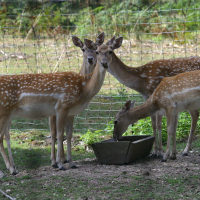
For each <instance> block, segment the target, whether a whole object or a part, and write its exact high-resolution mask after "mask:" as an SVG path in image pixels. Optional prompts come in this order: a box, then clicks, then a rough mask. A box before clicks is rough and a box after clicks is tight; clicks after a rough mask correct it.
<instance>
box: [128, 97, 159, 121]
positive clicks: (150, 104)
mask: <svg viewBox="0 0 200 200" xmlns="http://www.w3.org/2000/svg"><path fill="white" fill-rule="evenodd" d="M157 110H158V106H157V103H156V101H153V97H152V96H151V97H150V98H149V99H148V100H147V101H145V102H144V103H143V104H142V105H140V106H137V107H134V108H132V109H130V110H129V112H128V113H127V114H128V118H129V119H130V124H131V123H134V122H135V121H138V120H140V119H144V118H146V117H150V116H152V115H153V114H154V113H155V112H156V111H157Z"/></svg>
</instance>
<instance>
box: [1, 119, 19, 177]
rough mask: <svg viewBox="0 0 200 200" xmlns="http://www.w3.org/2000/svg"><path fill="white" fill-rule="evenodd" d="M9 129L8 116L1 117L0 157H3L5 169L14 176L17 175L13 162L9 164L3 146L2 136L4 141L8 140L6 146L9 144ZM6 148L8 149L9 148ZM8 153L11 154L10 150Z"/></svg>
mask: <svg viewBox="0 0 200 200" xmlns="http://www.w3.org/2000/svg"><path fill="white" fill-rule="evenodd" d="M9 127H10V116H3V117H1V119H0V131H1V132H0V152H1V155H2V156H3V159H4V162H5V164H6V167H7V169H8V170H9V171H10V173H11V174H13V175H15V174H17V172H16V170H15V167H14V165H13V164H14V161H12V162H11V163H10V160H9V159H8V156H7V155H6V152H5V149H4V146H3V137H4V134H5V135H6V139H7V140H8V141H7V144H8V143H9V137H8V134H9ZM9 144H10V143H9ZM8 148H10V146H9V147H8ZM9 151H10V153H11V149H9ZM11 155H12V154H11Z"/></svg>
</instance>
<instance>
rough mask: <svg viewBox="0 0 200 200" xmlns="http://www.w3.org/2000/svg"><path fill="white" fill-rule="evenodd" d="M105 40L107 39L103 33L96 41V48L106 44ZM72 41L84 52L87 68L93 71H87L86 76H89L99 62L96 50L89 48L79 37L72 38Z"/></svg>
mask: <svg viewBox="0 0 200 200" xmlns="http://www.w3.org/2000/svg"><path fill="white" fill-rule="evenodd" d="M104 38H105V33H104V32H102V33H101V34H100V35H99V36H98V37H97V39H96V42H95V44H96V46H98V45H101V44H103V42H104ZM72 41H73V43H74V45H75V46H77V47H79V48H80V49H81V50H82V52H83V60H84V61H85V62H86V63H85V64H86V66H89V67H88V68H90V69H91V67H93V68H92V70H89V69H85V72H84V74H89V73H91V72H92V71H93V69H94V67H95V65H96V62H97V54H96V49H95V50H94V49H91V48H88V47H87V46H86V45H85V44H84V43H83V42H82V41H81V40H80V39H79V38H78V37H76V36H74V35H73V36H72ZM81 74H83V73H81Z"/></svg>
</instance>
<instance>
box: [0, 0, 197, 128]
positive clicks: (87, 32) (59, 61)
mask: <svg viewBox="0 0 200 200" xmlns="http://www.w3.org/2000/svg"><path fill="white" fill-rule="evenodd" d="M199 27H200V2H199V1H198V0H196V1H195V0H190V1H188V0H180V1H177V0H170V1H164V0H157V1H155V0H149V1H145V0H143V1H141V0H127V1H123V0H110V1H105V0H68V1H59V0H57V1H56V0H35V1H21V0H15V1H14V0H13V1H12V0H9V1H0V46H1V48H0V73H1V75H4V74H22V73H49V72H57V71H75V72H79V70H80V67H81V64H82V60H83V56H82V52H81V51H80V49H79V48H77V47H75V46H74V45H73V43H72V39H71V36H72V35H76V36H77V37H79V38H80V39H82V40H83V39H84V38H88V39H91V40H93V41H95V38H96V37H97V35H98V34H99V33H100V32H102V31H104V32H105V34H106V39H105V40H106V41H107V40H109V39H110V38H111V37H112V36H114V35H116V36H123V37H124V41H123V45H122V47H121V48H120V49H117V50H116V51H115V52H116V55H117V56H118V57H119V58H120V59H121V60H122V61H123V62H124V63H126V65H128V66H131V67H138V66H141V65H143V64H145V63H147V62H149V61H152V60H156V59H166V58H176V57H189V56H198V55H199V53H200V50H199V45H200V36H199ZM128 99H131V100H133V99H135V100H136V103H137V104H140V103H142V102H143V99H142V97H141V95H140V94H138V93H137V92H136V91H134V90H131V89H129V88H127V87H125V86H124V85H122V84H121V83H119V82H118V81H117V80H116V79H115V78H114V77H113V76H112V75H110V74H109V73H107V74H106V78H105V81H104V84H103V86H102V88H101V90H100V92H99V93H98V94H97V95H96V96H95V97H94V98H93V99H92V100H91V102H90V104H89V106H88V108H87V109H86V110H85V111H84V112H82V113H81V114H80V115H78V116H76V117H75V121H74V131H75V132H85V131H86V130H87V129H91V130H99V129H101V130H102V129H104V128H105V126H106V124H108V123H109V122H110V121H111V120H113V117H114V115H115V114H116V112H117V111H118V110H120V109H121V107H122V105H123V104H124V102H125V101H126V100H128ZM11 128H12V129H48V119H43V120H26V119H21V118H14V119H13V121H12V127H11Z"/></svg>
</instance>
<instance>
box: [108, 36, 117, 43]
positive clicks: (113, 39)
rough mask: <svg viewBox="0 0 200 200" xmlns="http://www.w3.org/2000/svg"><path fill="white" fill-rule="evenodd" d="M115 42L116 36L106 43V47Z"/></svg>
mask: <svg viewBox="0 0 200 200" xmlns="http://www.w3.org/2000/svg"><path fill="white" fill-rule="evenodd" d="M114 41H115V36H113V37H112V38H111V39H110V40H109V41H108V42H107V43H106V45H112V44H113V42H114Z"/></svg>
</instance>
